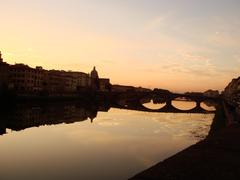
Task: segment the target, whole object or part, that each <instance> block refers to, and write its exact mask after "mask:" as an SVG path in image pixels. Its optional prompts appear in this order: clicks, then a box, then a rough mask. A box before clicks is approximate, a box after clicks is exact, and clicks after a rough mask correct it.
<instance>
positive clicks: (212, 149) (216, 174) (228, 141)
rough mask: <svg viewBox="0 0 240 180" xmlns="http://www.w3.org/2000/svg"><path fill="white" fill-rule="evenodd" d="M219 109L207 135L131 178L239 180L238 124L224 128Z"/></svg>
mask: <svg viewBox="0 0 240 180" xmlns="http://www.w3.org/2000/svg"><path fill="white" fill-rule="evenodd" d="M225 119H226V118H225V115H224V113H223V110H222V109H218V111H217V113H216V116H215V118H214V121H213V124H212V127H211V131H210V133H209V135H208V137H207V138H206V139H205V140H203V141H201V142H199V143H197V144H195V145H193V146H191V147H189V148H187V149H185V150H183V151H182V152H179V153H178V154H176V155H174V156H172V157H170V158H168V159H166V160H164V161H163V162H160V163H158V164H156V165H155V166H153V167H151V168H150V169H147V170H146V171H144V172H142V173H140V174H138V175H136V176H134V177H133V178H131V180H190V179H191V180H193V179H194V180H215V179H216V180H218V179H226V180H239V179H240V143H239V139H240V127H239V125H238V124H234V125H231V126H229V127H225V125H226V120H225Z"/></svg>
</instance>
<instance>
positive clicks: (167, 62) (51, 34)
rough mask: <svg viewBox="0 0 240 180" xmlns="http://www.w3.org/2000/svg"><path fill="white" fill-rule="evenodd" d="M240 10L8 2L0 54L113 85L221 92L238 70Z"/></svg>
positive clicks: (147, 3) (210, 5)
mask: <svg viewBox="0 0 240 180" xmlns="http://www.w3.org/2000/svg"><path fill="white" fill-rule="evenodd" d="M239 5H240V3H239V2H238V1H234V0H229V1H227V0H226V1H224V0H213V1H211V2H208V1H201V2H199V1H197V0H192V1H187V0H182V1H181V3H180V1H178V0H173V1H171V2H168V1H165V0H140V1H137V0H132V1H127V2H126V1H124V2H123V1H117V0H111V1H110V0H102V1H98V0H88V1H86V0H78V1H77V0H69V1H65V0H58V1H57V0H41V1H40V0H39V1H37V0H36V1H30V0H9V1H5V2H1V3H0V7H1V10H0V16H1V33H0V50H1V51H2V53H3V57H4V60H5V61H7V62H8V63H10V64H14V63H25V64H28V65H30V66H32V67H34V66H37V65H40V66H43V67H44V68H46V69H63V70H76V71H83V72H90V71H91V69H92V67H93V66H96V67H97V70H98V72H99V74H100V76H101V77H108V78H110V79H111V83H113V84H124V85H134V86H142V87H147V88H154V87H158V88H165V89H169V90H172V91H203V90H207V89H210V88H211V89H219V90H222V89H223V88H224V87H225V86H226V85H227V83H228V82H230V80H231V79H232V78H234V77H237V76H239V68H240V51H239V49H240V44H239V42H240V35H239V34H240V23H239V17H240V11H239V10H238V8H237V7H239Z"/></svg>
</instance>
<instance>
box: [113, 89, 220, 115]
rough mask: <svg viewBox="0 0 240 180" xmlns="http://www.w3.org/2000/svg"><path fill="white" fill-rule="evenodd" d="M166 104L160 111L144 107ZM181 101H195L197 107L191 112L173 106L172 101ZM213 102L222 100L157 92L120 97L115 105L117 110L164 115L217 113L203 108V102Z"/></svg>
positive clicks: (196, 95) (198, 95)
mask: <svg viewBox="0 0 240 180" xmlns="http://www.w3.org/2000/svg"><path fill="white" fill-rule="evenodd" d="M151 99H152V100H153V101H155V103H156V104H157V103H165V106H164V107H162V108H160V109H149V108H147V107H145V106H144V105H143V103H144V102H150V100H151ZM176 99H180V100H181V101H194V102H195V103H196V106H195V107H194V108H192V109H190V110H181V109H178V108H176V107H174V106H173V105H172V101H173V100H176ZM206 101H211V102H213V103H214V104H218V103H219V102H221V99H220V98H212V97H206V96H204V95H201V94H179V93H156V92H135V93H125V94H122V96H121V95H120V96H119V98H118V99H117V101H116V102H115V103H114V104H113V106H114V107H116V108H122V109H129V110H138V111H146V112H164V113H168V112H169V113H206V114H207V113H215V110H214V111H209V110H206V109H203V108H202V107H201V103H202V102H206Z"/></svg>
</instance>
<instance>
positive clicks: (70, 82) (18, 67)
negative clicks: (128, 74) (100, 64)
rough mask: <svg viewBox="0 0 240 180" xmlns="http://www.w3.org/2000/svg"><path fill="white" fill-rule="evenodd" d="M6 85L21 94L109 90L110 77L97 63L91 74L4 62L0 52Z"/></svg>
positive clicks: (0, 86) (1, 82)
mask: <svg viewBox="0 0 240 180" xmlns="http://www.w3.org/2000/svg"><path fill="white" fill-rule="evenodd" d="M3 87H6V88H7V89H11V90H13V91H15V92H16V93H18V94H37V93H43V92H44V93H45V94H48V95H62V94H69V93H78V92H82V91H86V90H88V89H92V90H94V91H107V90H109V87H110V80H109V79H101V78H99V76H98V72H97V70H96V68H95V67H94V68H93V70H92V71H91V73H90V75H89V74H87V73H84V72H73V71H60V70H45V69H43V68H42V67H40V66H37V67H36V68H31V67H29V66H28V65H25V64H15V65H9V64H7V63H6V62H3V59H2V54H1V52H0V89H3Z"/></svg>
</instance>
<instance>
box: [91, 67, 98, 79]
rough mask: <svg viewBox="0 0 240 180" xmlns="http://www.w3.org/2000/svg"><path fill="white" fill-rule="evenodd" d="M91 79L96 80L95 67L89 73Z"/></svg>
mask: <svg viewBox="0 0 240 180" xmlns="http://www.w3.org/2000/svg"><path fill="white" fill-rule="evenodd" d="M91 78H93V79H98V72H97V70H96V68H95V66H94V67H93V70H92V71H91Z"/></svg>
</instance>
